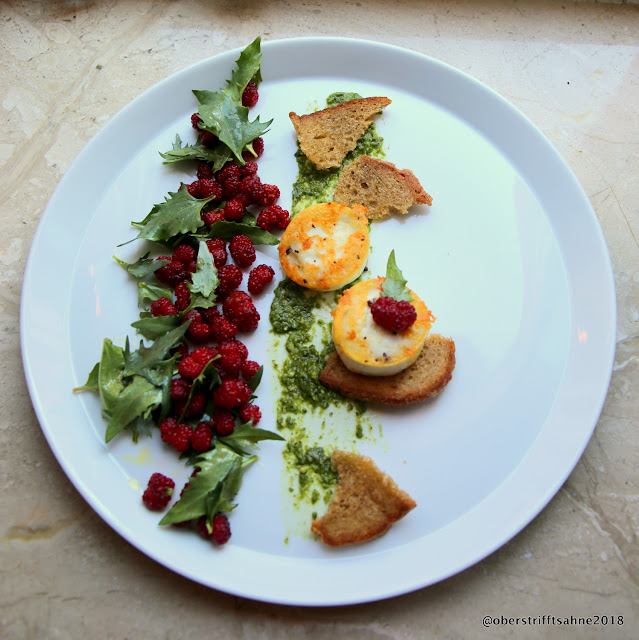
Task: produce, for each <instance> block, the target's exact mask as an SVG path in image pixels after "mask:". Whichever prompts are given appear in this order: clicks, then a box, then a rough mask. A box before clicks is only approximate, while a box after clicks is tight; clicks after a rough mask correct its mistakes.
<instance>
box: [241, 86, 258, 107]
mask: <svg viewBox="0 0 639 640" xmlns="http://www.w3.org/2000/svg"><path fill="white" fill-rule="evenodd" d="M259 97H260V96H259V93H258V91H257V85H256V84H255V83H254V82H249V83H248V84H247V85H246V88H245V89H244V91H243V92H242V106H243V107H254V106H255V105H256V104H257V101H258V99H259Z"/></svg>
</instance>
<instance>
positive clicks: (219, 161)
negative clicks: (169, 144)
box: [160, 135, 233, 171]
mask: <svg viewBox="0 0 639 640" xmlns="http://www.w3.org/2000/svg"><path fill="white" fill-rule="evenodd" d="M160 155H161V156H162V158H164V162H163V163H162V164H171V163H173V162H181V161H182V160H197V161H203V162H208V163H209V164H210V165H212V169H213V171H218V170H219V169H221V168H222V167H223V166H224V165H225V164H226V163H227V162H228V161H229V160H231V159H232V158H233V152H232V151H231V150H230V149H229V148H228V147H227V146H226V145H224V144H218V145H216V146H215V147H214V148H211V147H207V146H206V145H203V144H202V143H201V142H196V143H195V144H185V145H182V140H181V139H180V136H178V135H176V136H175V143H174V144H173V149H171V151H166V152H164V153H162V152H160Z"/></svg>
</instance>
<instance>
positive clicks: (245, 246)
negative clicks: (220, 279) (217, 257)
mask: <svg viewBox="0 0 639 640" xmlns="http://www.w3.org/2000/svg"><path fill="white" fill-rule="evenodd" d="M229 252H230V253H231V257H232V258H233V260H234V261H235V264H237V266H238V267H249V266H250V265H252V264H253V263H254V262H255V247H254V246H253V243H252V242H251V239H250V238H249V237H248V236H245V235H244V234H241V233H240V234H238V235H236V236H233V238H232V239H231V242H229Z"/></svg>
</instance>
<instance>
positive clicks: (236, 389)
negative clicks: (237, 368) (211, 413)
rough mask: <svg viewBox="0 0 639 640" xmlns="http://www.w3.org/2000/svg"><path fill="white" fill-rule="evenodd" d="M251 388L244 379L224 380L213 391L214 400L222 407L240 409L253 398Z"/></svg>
mask: <svg viewBox="0 0 639 640" xmlns="http://www.w3.org/2000/svg"><path fill="white" fill-rule="evenodd" d="M251 395H252V391H251V388H250V387H249V386H248V384H246V382H245V381H244V380H241V379H239V378H238V379H236V380H223V381H222V384H220V386H219V387H218V388H217V389H216V390H215V391H214V392H213V402H215V404H216V406H218V407H221V408H222V409H239V408H240V407H243V406H244V405H245V404H246V403H247V402H248V401H249V400H250V399H251Z"/></svg>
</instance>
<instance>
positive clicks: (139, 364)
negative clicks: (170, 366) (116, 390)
mask: <svg viewBox="0 0 639 640" xmlns="http://www.w3.org/2000/svg"><path fill="white" fill-rule="evenodd" d="M189 324H190V321H187V322H185V323H183V324H181V325H179V326H177V327H175V329H172V330H171V331H169V332H168V333H165V334H164V335H163V336H160V337H159V338H158V339H157V340H155V342H153V344H152V345H151V346H150V347H145V346H144V345H143V344H142V343H140V347H139V349H137V351H133V352H132V353H130V354H129V355H128V357H127V358H126V365H125V366H126V372H125V374H124V375H125V376H134V375H146V372H147V371H148V370H149V369H153V368H154V367H157V366H158V365H160V363H162V362H163V361H164V360H166V359H167V356H168V355H169V351H170V350H171V349H172V348H173V347H175V346H177V345H178V344H179V343H180V342H181V340H182V338H183V337H184V334H185V333H186V330H187V329H188V327H189Z"/></svg>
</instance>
